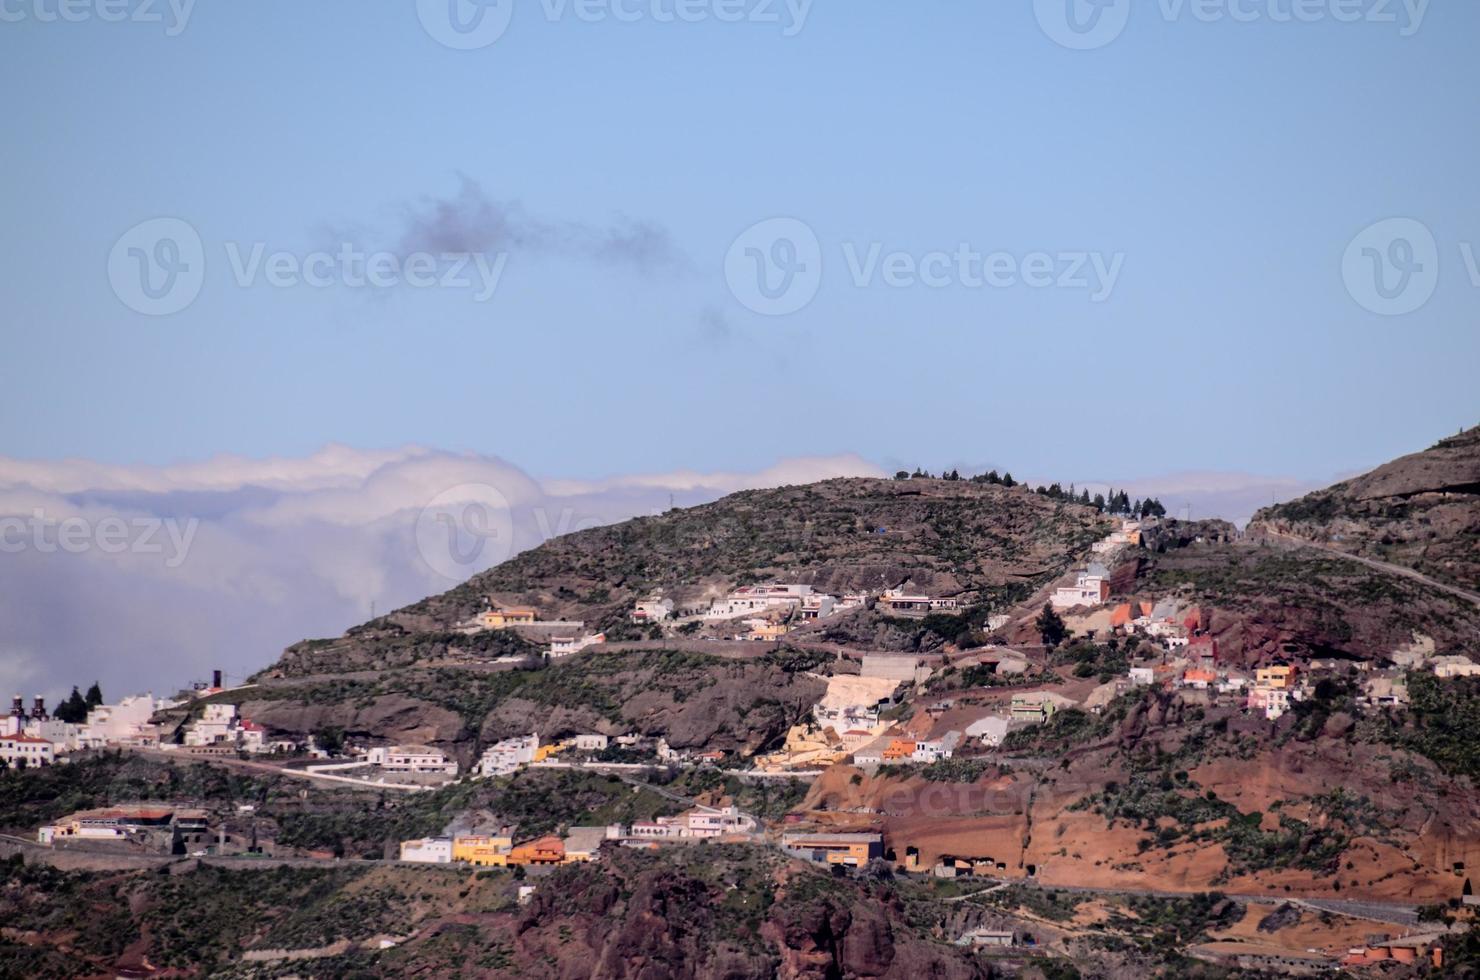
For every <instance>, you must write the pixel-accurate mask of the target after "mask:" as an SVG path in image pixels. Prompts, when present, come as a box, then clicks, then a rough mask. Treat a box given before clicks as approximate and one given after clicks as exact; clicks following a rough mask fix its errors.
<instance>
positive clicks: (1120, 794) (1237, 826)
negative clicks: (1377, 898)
mask: <svg viewBox="0 0 1480 980" xmlns="http://www.w3.org/2000/svg"><path fill="white" fill-rule="evenodd" d="M1080 805H1081V806H1090V807H1093V808H1094V809H1095V810H1096V812H1098V813H1101V814H1103V815H1104V816H1105V818H1106V820H1107V821H1108V822H1109V824H1110V826H1112V827H1113V826H1114V825H1115V824H1116V822H1117V821H1120V822H1125V823H1128V824H1131V825H1133V826H1140V827H1144V828H1145V830H1146V832H1147V834H1148V835H1149V836H1147V837H1145V838H1143V839H1142V841H1141V849H1142V850H1143V851H1146V850H1150V849H1152V848H1162V849H1166V848H1171V847H1175V846H1177V845H1178V844H1184V843H1193V844H1221V845H1222V846H1223V850H1224V853H1226V854H1227V855H1228V862H1229V866H1228V873H1232V874H1238V873H1245V872H1254V871H1263V870H1268V869H1276V868H1301V869H1304V870H1308V871H1332V870H1334V869H1335V868H1336V866H1337V863H1338V861H1339V859H1340V857H1341V854H1342V853H1343V851H1345V849H1346V846H1347V843H1348V837H1347V835H1346V834H1345V833H1343V832H1341V831H1340V830H1338V829H1337V828H1336V827H1334V826H1330V825H1327V826H1323V827H1312V826H1311V825H1309V824H1307V823H1305V822H1304V821H1301V820H1296V819H1295V818H1293V817H1290V816H1288V815H1287V814H1283V813H1281V814H1280V815H1279V818H1278V822H1279V829H1278V830H1264V829H1262V825H1263V823H1264V814H1262V813H1260V812H1258V811H1255V812H1253V813H1243V812H1241V811H1240V810H1239V809H1238V807H1236V806H1234V805H1233V804H1231V803H1228V802H1227V801H1225V800H1222V799H1219V798H1218V796H1217V795H1216V794H1214V793H1213V792H1211V791H1208V792H1203V791H1202V790H1201V788H1200V787H1199V786H1198V785H1197V784H1196V783H1195V782H1193V781H1192V780H1191V779H1190V778H1189V776H1188V775H1187V773H1186V772H1185V771H1177V772H1173V771H1172V770H1171V769H1170V767H1169V766H1163V767H1161V768H1153V767H1145V768H1140V769H1138V770H1137V771H1135V772H1133V774H1132V775H1131V778H1130V780H1129V782H1127V783H1125V784H1123V785H1122V784H1120V783H1113V782H1112V783H1110V784H1108V785H1107V786H1106V787H1105V789H1104V790H1103V791H1102V792H1100V793H1097V794H1092V795H1090V796H1089V797H1086V798H1085V800H1083V801H1081V804H1080ZM1167 821H1171V822H1170V823H1167Z"/></svg>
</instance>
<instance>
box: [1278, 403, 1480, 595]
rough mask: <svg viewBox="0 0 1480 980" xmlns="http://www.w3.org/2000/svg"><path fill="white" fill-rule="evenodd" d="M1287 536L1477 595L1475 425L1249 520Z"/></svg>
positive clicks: (1478, 459)
mask: <svg viewBox="0 0 1480 980" xmlns="http://www.w3.org/2000/svg"><path fill="white" fill-rule="evenodd" d="M1249 531H1250V533H1251V534H1255V535H1260V534H1263V535H1275V536H1287V537H1291V538H1297V539H1302V540H1305V541H1309V542H1314V543H1318V544H1320V545H1322V546H1324V547H1328V548H1332V549H1335V550H1337V551H1342V552H1345V553H1347V554H1351V555H1357V556H1361V557H1365V558H1370V559H1375V560H1378V561H1382V562H1387V563H1390V564H1393V565H1399V566H1402V567H1404V568H1410V569H1413V570H1414V571H1416V572H1419V573H1421V574H1423V575H1426V576H1429V577H1430V578H1433V579H1435V580H1436V581H1439V582H1445V583H1448V584H1450V585H1454V586H1458V587H1460V588H1463V589H1468V590H1471V591H1480V426H1477V427H1475V428H1471V429H1467V430H1465V431H1464V432H1461V433H1459V434H1458V435H1456V436H1453V437H1451V438H1449V439H1444V440H1442V441H1440V442H1438V443H1437V444H1435V445H1434V446H1432V447H1431V448H1429V449H1426V450H1424V451H1423V452H1419V453H1413V454H1411V455H1408V456H1404V457H1402V458H1401V459H1395V460H1393V461H1392V462H1390V463H1386V464H1384V465H1382V466H1379V467H1377V468H1376V469H1374V470H1372V471H1371V472H1370V473H1365V474H1363V475H1362V476H1359V477H1356V478H1354V479H1351V480H1347V481H1344V482H1342V483H1338V484H1336V485H1335V486H1331V487H1327V488H1326V489H1324V490H1317V491H1316V492H1315V493H1311V494H1307V495H1306V496H1304V497H1301V498H1300V499H1298V500H1292V501H1290V502H1289V503H1284V504H1279V505H1277V506H1274V507H1266V508H1265V509H1263V510H1261V511H1259V512H1258V513H1257V514H1255V515H1254V519H1253V521H1252V522H1251V523H1250V525H1249Z"/></svg>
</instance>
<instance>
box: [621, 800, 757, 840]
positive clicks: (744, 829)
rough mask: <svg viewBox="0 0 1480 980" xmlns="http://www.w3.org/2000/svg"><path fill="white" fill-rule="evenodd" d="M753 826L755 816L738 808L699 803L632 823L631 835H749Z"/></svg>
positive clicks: (678, 836)
mask: <svg viewBox="0 0 1480 980" xmlns="http://www.w3.org/2000/svg"><path fill="white" fill-rule="evenodd" d="M755 828H756V823H755V818H754V817H752V816H750V815H749V814H746V813H741V812H740V810H739V808H737V807H733V806H727V807H708V806H699V807H695V808H694V809H692V810H689V811H687V812H686V813H681V814H679V815H678V816H676V817H658V818H657V819H656V820H639V821H637V822H636V823H634V824H632V827H631V831H632V836H633V837H637V838H642V839H659V840H662V839H701V840H702V839H704V838H709V837H720V836H722V835H724V834H749V833H754V831H755Z"/></svg>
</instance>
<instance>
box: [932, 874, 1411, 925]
mask: <svg viewBox="0 0 1480 980" xmlns="http://www.w3.org/2000/svg"><path fill="white" fill-rule="evenodd" d="M986 880H987V881H992V882H996V883H997V885H998V886H999V887H1006V886H1009V885H1019V886H1022V887H1025V888H1038V889H1042V890H1044V891H1057V892H1069V893H1071V894H1076V895H1143V896H1146V897H1148V898H1161V899H1177V898H1188V897H1190V895H1191V894H1192V893H1190V892H1173V891H1161V890H1158V889H1152V888H1091V887H1089V886H1083V885H1054V884H1048V883H1046V882H1042V881H1038V880H1037V879H1035V878H987V879H986ZM996 890H997V889H996V888H990V889H987V890H986V891H980V892H973V893H972V894H971V895H965V896H961V897H959V898H955V899H952V901H965V900H966V899H969V898H973V897H975V896H976V895H985V894H987V892H989V891H996ZM1209 890H1210V891H1211V890H1212V889H1209ZM1224 897H1226V898H1228V899H1231V900H1232V901H1234V902H1237V903H1238V904H1240V905H1251V904H1262V905H1267V904H1280V903H1284V902H1289V903H1290V904H1292V905H1299V906H1302V907H1304V908H1308V909H1311V910H1312V911H1317V912H1330V913H1332V914H1335V915H1344V916H1348V917H1349V918H1353V919H1365V920H1368V921H1370V922H1384V923H1388V924H1391V925H1401V926H1414V925H1417V924H1418V909H1417V908H1416V907H1414V906H1412V905H1401V904H1397V903H1390V902H1363V901H1345V900H1338V899H1326V898H1299V897H1296V896H1292V895H1225V896H1224Z"/></svg>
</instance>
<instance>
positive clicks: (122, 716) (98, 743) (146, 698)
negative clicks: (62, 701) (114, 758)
mask: <svg viewBox="0 0 1480 980" xmlns="http://www.w3.org/2000/svg"><path fill="white" fill-rule="evenodd" d="M175 704H176V702H174V701H166V700H163V699H156V698H155V697H154V695H152V694H141V695H137V696H134V697H127V698H123V699H122V700H120V701H119V702H118V703H117V704H100V705H98V706H97V707H96V708H93V709H92V710H91V711H89V712H88V713H87V721H86V722H84V723H83V724H82V725H81V730H80V731H79V732H78V733H77V741H78V744H79V746H80V747H82V748H87V749H95V748H102V747H104V746H106V745H123V744H127V743H129V742H134V741H138V740H141V739H145V740H147V739H149V738H151V737H154V738H157V737H158V733H157V730H156V729H155V728H154V726H153V725H151V724H149V719H151V718H153V717H154V714H155V712H157V711H163V710H164V709H166V708H173V707H174V706H175Z"/></svg>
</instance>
